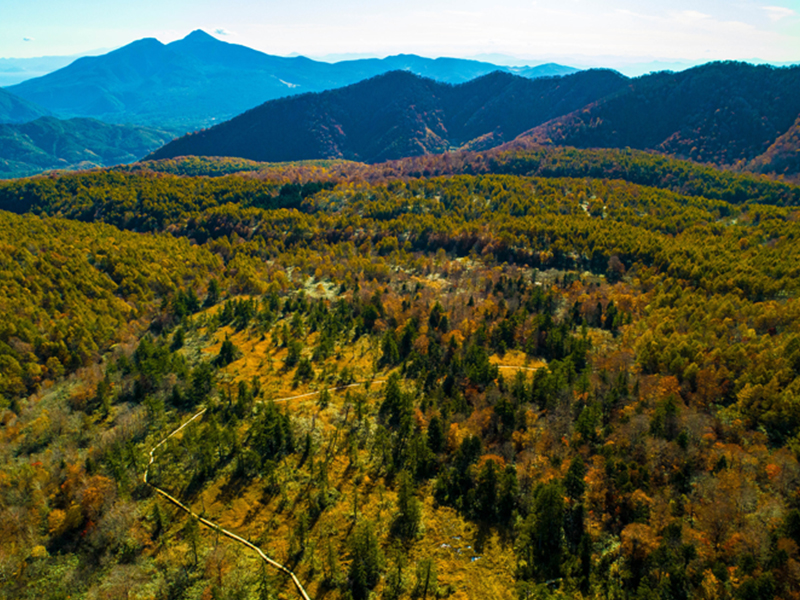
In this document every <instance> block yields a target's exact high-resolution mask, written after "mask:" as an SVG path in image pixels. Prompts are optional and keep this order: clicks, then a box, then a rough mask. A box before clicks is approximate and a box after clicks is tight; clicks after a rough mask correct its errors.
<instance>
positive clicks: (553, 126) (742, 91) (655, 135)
mask: <svg viewBox="0 0 800 600" xmlns="http://www.w3.org/2000/svg"><path fill="white" fill-rule="evenodd" d="M798 94H800V67H783V68H775V67H770V66H766V65H762V66H753V65H748V64H746V63H737V62H723V63H709V64H707V65H703V66H700V67H695V68H693V69H688V70H686V71H683V72H681V73H655V74H652V75H647V76H645V77H640V78H638V79H636V80H633V81H632V82H631V85H630V88H629V90H628V91H627V93H623V94H619V95H617V96H614V97H611V98H607V99H603V100H601V101H600V102H598V103H596V104H595V105H593V106H589V107H587V108H586V110H582V111H578V112H575V113H573V114H570V115H566V116H564V117H562V118H559V119H556V120H554V121H552V122H550V123H546V124H544V125H542V126H540V127H538V128H536V129H534V130H533V131H531V132H529V133H527V134H525V135H524V136H522V139H523V140H524V141H526V142H535V143H552V144H556V145H567V146H577V147H581V148H592V147H604V148H625V147H630V148H639V149H650V150H657V151H659V152H663V153H665V154H668V155H671V156H676V157H680V158H687V159H691V160H694V161H696V162H701V163H713V164H716V165H719V166H725V167H739V168H743V167H746V166H747V164H748V163H749V162H750V161H753V160H758V159H757V157H759V156H761V155H762V154H764V153H765V152H767V151H768V150H769V149H770V146H771V145H772V144H773V143H775V142H776V141H777V139H778V138H779V137H780V136H782V135H785V134H787V132H788V131H789V130H790V128H792V126H793V124H794V123H795V121H796V119H797V118H798V114H799V113H800V105H798V102H797V98H798ZM788 141H789V140H788V139H785V140H784V143H787V142H788ZM794 152H795V153H796V152H797V146H796V145H795V146H794ZM782 166H783V167H784V168H781V167H782ZM786 167H788V165H786V164H785V163H784V164H783V165H780V164H776V165H774V166H773V167H769V166H767V164H766V163H763V161H762V164H761V165H760V168H758V169H757V170H758V172H763V173H778V174H786V175H797V170H789V169H787V168H786Z"/></svg>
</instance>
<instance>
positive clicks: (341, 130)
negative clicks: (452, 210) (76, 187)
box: [150, 70, 627, 162]
mask: <svg viewBox="0 0 800 600" xmlns="http://www.w3.org/2000/svg"><path fill="white" fill-rule="evenodd" d="M626 83H627V80H626V79H625V78H624V77H623V76H621V75H619V74H618V73H615V72H613V71H601V70H598V71H583V72H580V73H577V74H575V75H571V76H567V77H563V78H547V79H537V80H528V79H524V78H522V77H517V76H514V75H510V74H506V73H492V74H489V75H486V76H484V77H481V78H479V79H476V80H474V81H470V82H467V83H464V84H460V85H456V86H453V85H447V84H443V83H438V82H435V81H433V80H431V79H424V78H421V77H418V76H415V75H413V74H411V73H407V72H402V71H396V72H391V73H387V74H385V75H381V76H378V77H375V78H372V79H370V80H368V81H364V82H361V83H358V84H355V85H352V86H348V87H346V88H342V89H339V90H332V91H329V92H323V93H320V94H306V95H303V96H299V97H295V98H285V99H281V100H274V101H271V102H267V103H265V104H263V105H262V106H259V107H258V108H255V109H253V110H250V111H248V112H247V113H245V114H243V115H240V116H238V117H236V118H235V119H232V120H231V121H228V122H226V123H222V124H220V125H218V126H216V127H213V128H211V129H209V130H207V131H202V132H198V133H195V134H191V135H188V136H184V137H183V138H179V139H178V140H175V141H173V142H171V143H170V144H168V145H167V146H165V147H164V148H161V149H160V150H158V151H156V152H155V153H153V154H152V155H151V157H150V158H154V159H156V158H171V157H175V156H181V155H197V156H237V157H242V158H249V159H253V160H261V161H286V160H300V159H314V158H346V159H350V160H359V161H365V162H377V161H382V160H389V159H395V158H401V157H404V156H416V155H421V154H427V153H433V152H443V151H445V150H448V149H450V148H453V147H463V146H465V145H466V146H468V147H471V148H482V147H491V146H496V145H498V144H500V143H502V142H503V141H505V140H509V139H513V138H514V137H515V136H517V135H518V134H520V133H522V132H523V131H525V130H526V129H529V128H530V127H533V126H534V125H535V124H538V123H543V122H545V121H547V120H549V119H552V118H554V117H555V116H558V115H562V114H564V113H567V112H571V111H573V110H575V109H577V108H580V107H582V106H585V105H586V104H587V103H589V102H592V101H594V100H595V99H597V98H601V97H604V96H606V95H608V94H611V93H613V92H616V91H619V90H620V89H622V88H623V87H624V86H625V85H626Z"/></svg>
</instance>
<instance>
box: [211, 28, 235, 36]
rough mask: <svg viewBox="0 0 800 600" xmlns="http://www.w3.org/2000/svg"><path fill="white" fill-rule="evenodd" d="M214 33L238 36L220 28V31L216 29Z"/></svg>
mask: <svg viewBox="0 0 800 600" xmlns="http://www.w3.org/2000/svg"><path fill="white" fill-rule="evenodd" d="M214 33H216V34H217V35H236V34H235V33H233V32H232V31H228V30H227V29H224V28H222V27H220V28H219V29H215V30H214Z"/></svg>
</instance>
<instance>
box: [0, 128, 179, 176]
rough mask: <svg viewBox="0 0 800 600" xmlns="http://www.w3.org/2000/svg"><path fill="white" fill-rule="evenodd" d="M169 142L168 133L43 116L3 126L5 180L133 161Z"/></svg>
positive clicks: (1, 172)
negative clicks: (47, 172)
mask: <svg viewBox="0 0 800 600" xmlns="http://www.w3.org/2000/svg"><path fill="white" fill-rule="evenodd" d="M170 139H172V134H171V133H168V132H165V131H160V130H157V129H150V128H147V127H133V126H124V125H107V124H106V123H102V122H100V121H95V120H94V119H70V120H67V121H62V120H59V119H56V118H54V117H42V118H38V119H35V120H31V121H29V122H26V123H14V124H11V123H9V124H0V178H2V179H7V178H13V177H23V176H26V175H35V174H37V173H41V172H42V171H46V170H51V169H67V170H76V169H91V168H94V167H108V166H112V165H118V164H123V163H130V162H133V161H136V160H138V159H140V158H142V157H143V156H145V155H146V154H147V153H148V152H150V151H151V150H153V149H154V148H158V147H159V146H160V145H162V144H164V143H165V142H167V141H169V140H170Z"/></svg>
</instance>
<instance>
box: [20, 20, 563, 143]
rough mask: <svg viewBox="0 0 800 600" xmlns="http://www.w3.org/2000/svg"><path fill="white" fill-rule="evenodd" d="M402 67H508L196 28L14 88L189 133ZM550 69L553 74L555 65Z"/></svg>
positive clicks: (86, 112)
mask: <svg viewBox="0 0 800 600" xmlns="http://www.w3.org/2000/svg"><path fill="white" fill-rule="evenodd" d="M395 69H404V70H409V71H411V72H414V73H417V74H422V75H426V76H429V77H431V78H433V79H436V80H439V81H444V82H449V83H461V82H464V81H467V80H470V79H473V78H475V77H479V76H482V75H486V74H487V73H490V72H492V71H495V70H498V69H501V70H509V69H508V68H507V67H497V66H496V65H493V64H490V63H482V62H478V61H473V60H462V59H454V58H440V59H435V60H433V59H428V58H422V57H419V56H414V55H399V56H393V57H388V58H385V59H367V60H354V61H344V62H341V63H334V64H329V63H324V62H318V61H314V60H311V59H308V58H305V57H292V58H287V57H281V56H272V55H269V54H264V53H263V52H259V51H257V50H253V49H252V48H247V47H245V46H240V45H237V44H230V43H227V42H223V41H221V40H218V39H216V38H215V37H213V36H211V35H209V34H208V33H206V32H204V31H202V30H197V31H193V32H192V33H190V34H189V35H187V36H186V37H185V38H183V39H182V40H178V41H175V42H171V43H169V44H162V43H161V42H159V41H158V40H155V39H151V38H147V39H142V40H138V41H136V42H133V43H131V44H128V45H127V46H124V47H123V48H120V49H118V50H115V51H113V52H109V53H108V54H104V55H102V56H96V57H85V58H81V59H78V60H76V61H75V62H74V63H72V64H71V65H69V66H67V67H64V68H63V69H60V70H58V71H55V72H53V73H50V74H48V75H45V76H43V77H39V78H36V79H30V80H28V81H24V82H23V83H20V84H18V85H15V86H12V87H10V88H8V90H9V91H11V92H12V93H14V94H16V95H18V96H20V97H22V98H24V99H26V100H29V101H31V102H34V103H36V104H39V105H41V106H43V107H44V108H46V109H47V110H49V111H51V112H52V113H53V114H55V115H56V116H58V117H93V118H98V119H101V120H104V121H106V122H111V123H129V122H130V123H138V124H147V125H157V126H159V127H170V128H173V129H176V130H183V131H189V130H192V129H195V128H198V127H205V126H209V125H213V124H215V123H216V122H219V121H222V120H225V119H228V118H231V117H233V116H235V115H237V114H240V113H242V112H243V111H245V110H247V109H250V108H253V107H254V106H258V105H260V104H262V103H263V102H265V101H267V100H271V99H276V98H282V97H285V96H291V95H296V94H299V93H303V92H319V91H323V90H328V89H333V88H338V87H342V86H345V85H350V84H353V83H356V82H358V81H361V80H363V79H367V78H370V77H374V76H376V75H379V74H381V73H385V72H387V71H391V70H395ZM561 69H562V72H571V71H574V69H570V68H569V67H561ZM546 73H547V74H548V75H551V74H553V70H552V68H551V67H549V66H548V67H547V69H546ZM526 74H530V76H531V77H535V76H538V75H537V74H536V72H530V73H526Z"/></svg>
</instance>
